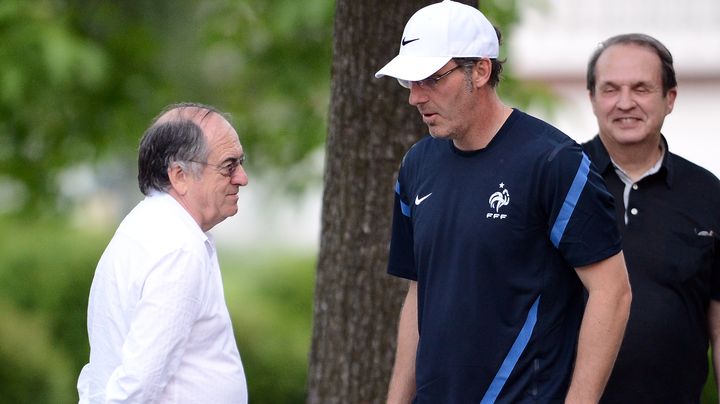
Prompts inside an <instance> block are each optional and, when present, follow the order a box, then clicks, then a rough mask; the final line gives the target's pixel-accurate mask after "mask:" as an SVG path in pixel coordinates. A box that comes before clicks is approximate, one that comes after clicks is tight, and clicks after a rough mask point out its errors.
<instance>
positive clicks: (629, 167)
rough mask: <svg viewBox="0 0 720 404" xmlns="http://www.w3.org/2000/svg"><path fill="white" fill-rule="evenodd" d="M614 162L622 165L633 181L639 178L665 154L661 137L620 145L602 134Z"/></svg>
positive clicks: (601, 137) (619, 165)
mask: <svg viewBox="0 0 720 404" xmlns="http://www.w3.org/2000/svg"><path fill="white" fill-rule="evenodd" d="M600 139H601V140H602V142H603V145H604V146H605V149H607V151H608V154H609V155H610V158H611V159H612V161H613V163H614V164H615V165H617V166H618V167H620V169H622V170H623V171H624V172H625V173H626V174H627V175H628V176H629V177H630V178H631V179H632V180H633V181H637V180H639V179H640V178H641V177H642V176H643V175H644V174H645V173H646V172H647V171H648V170H650V168H652V167H653V166H654V165H655V164H656V163H657V162H658V160H659V159H660V158H661V157H662V155H663V150H662V147H661V145H660V142H661V140H660V137H659V136H658V137H657V141H649V142H641V143H636V144H631V145H620V144H617V143H615V142H612V141H608V140H607V139H606V138H605V137H603V136H602V135H600Z"/></svg>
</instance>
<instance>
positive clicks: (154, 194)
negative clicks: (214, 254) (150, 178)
mask: <svg viewBox="0 0 720 404" xmlns="http://www.w3.org/2000/svg"><path fill="white" fill-rule="evenodd" d="M145 199H148V200H151V199H152V200H157V201H158V203H162V204H163V205H166V206H167V208H168V209H172V210H174V211H175V214H176V215H177V217H178V218H179V219H180V220H182V222H183V223H184V224H185V225H186V226H187V227H188V228H191V229H193V231H194V232H195V234H196V235H197V236H198V237H199V238H200V239H201V240H202V241H203V242H204V243H205V245H206V246H208V248H212V249H214V248H215V244H214V240H213V237H212V235H210V234H209V233H206V232H204V231H202V229H201V228H200V225H199V224H198V223H197V222H196V221H195V219H193V217H192V215H190V212H188V211H187V210H185V208H184V207H183V206H182V205H180V202H178V201H177V200H176V199H175V198H173V196H172V195H170V194H169V193H167V192H163V191H157V190H152V191H150V193H149V194H148V195H147V197H146V198H145Z"/></svg>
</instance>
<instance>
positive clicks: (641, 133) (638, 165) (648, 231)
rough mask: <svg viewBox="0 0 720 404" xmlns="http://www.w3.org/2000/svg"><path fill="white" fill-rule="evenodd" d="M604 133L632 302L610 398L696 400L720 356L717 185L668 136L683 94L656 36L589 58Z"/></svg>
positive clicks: (613, 44) (618, 42) (598, 149)
mask: <svg viewBox="0 0 720 404" xmlns="http://www.w3.org/2000/svg"><path fill="white" fill-rule="evenodd" d="M587 89H588V91H589V95H590V102H591V103H592V107H593V112H594V113H595V116H596V117H597V122H598V127H599V135H598V136H596V137H595V138H594V139H592V140H591V141H590V142H588V143H586V144H584V145H583V146H584V147H585V150H586V151H587V153H588V154H589V155H590V157H591V158H592V161H593V164H594V165H595V167H597V169H598V170H599V171H600V173H601V174H602V176H603V177H604V178H605V181H606V182H607V186H608V189H609V190H610V192H611V193H612V194H613V196H614V197H615V201H616V202H617V203H616V214H617V218H618V225H619V226H620V232H621V233H622V236H623V249H624V251H625V257H626V259H627V267H628V271H629V276H630V282H631V284H632V287H633V296H634V299H633V302H632V306H631V309H630V312H631V315H630V321H629V322H628V326H627V332H626V334H625V339H624V340H623V343H622V346H621V348H620V353H619V354H618V358H617V363H616V365H615V368H614V370H613V373H612V375H611V377H610V380H609V382H608V385H607V388H606V390H605V394H604V395H603V398H602V402H603V403H618V404H620V403H623V404H624V403H639V404H642V403H653V404H662V403H668V404H670V403H672V404H675V403H699V402H700V396H701V394H702V389H703V386H704V384H705V380H706V379H707V374H708V365H707V362H708V360H707V350H708V339H709V338H710V341H711V342H712V346H713V358H714V362H715V366H716V369H717V365H718V363H720V360H719V359H720V352H718V350H720V348H718V347H719V346H720V344H719V342H720V300H718V299H720V243H719V242H718V240H719V239H718V231H720V182H719V181H718V179H717V178H716V177H715V176H714V175H713V174H711V173H710V172H708V171H707V170H705V169H703V168H701V167H699V166H697V165H695V164H693V163H691V162H689V161H687V160H685V159H684V158H682V157H680V156H678V155H676V154H673V153H671V152H670V151H669V150H668V143H667V141H666V140H665V137H664V136H663V135H662V134H661V132H660V131H661V129H662V125H663V122H664V120H665V117H666V116H667V115H668V114H669V113H670V112H671V111H672V109H673V106H674V104H675V98H676V96H677V81H676V79H675V69H674V68H673V58H672V55H671V54H670V52H669V51H668V49H667V48H666V47H665V46H664V45H663V44H662V43H660V42H659V41H658V40H656V39H655V38H652V37H650V36H648V35H644V34H623V35H617V36H614V37H612V38H609V39H607V40H606V41H605V42H603V43H602V44H601V45H600V46H599V47H598V48H597V49H596V50H595V52H594V53H593V55H592V56H591V58H590V62H589V63H588V71H587Z"/></svg>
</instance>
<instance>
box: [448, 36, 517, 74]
mask: <svg viewBox="0 0 720 404" xmlns="http://www.w3.org/2000/svg"><path fill="white" fill-rule="evenodd" d="M493 28H495V35H497V38H498V45H502V33H501V32H500V28H498V27H496V26H494V25H493ZM453 60H454V61H455V63H457V64H458V65H468V66H470V65H474V63H475V62H477V61H478V60H480V59H479V58H453ZM503 63H505V60H499V59H497V58H493V59H490V65H491V69H492V70H491V71H490V77H489V78H488V83H489V84H490V87H492V88H496V87H497V85H498V84H499V83H500V73H502V71H503ZM466 71H469V70H466Z"/></svg>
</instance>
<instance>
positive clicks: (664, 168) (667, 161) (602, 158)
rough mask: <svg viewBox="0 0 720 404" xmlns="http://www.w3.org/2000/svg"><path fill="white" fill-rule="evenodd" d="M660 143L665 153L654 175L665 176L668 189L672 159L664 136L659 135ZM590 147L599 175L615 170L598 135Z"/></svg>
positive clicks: (671, 177) (669, 186) (671, 174)
mask: <svg viewBox="0 0 720 404" xmlns="http://www.w3.org/2000/svg"><path fill="white" fill-rule="evenodd" d="M660 141H661V142H662V143H663V147H664V148H665V153H663V160H662V165H661V166H660V171H658V172H657V173H656V174H657V175H665V184H666V185H667V187H668V188H671V187H672V181H673V173H674V169H673V164H672V159H671V158H670V148H669V147H668V143H667V139H665V136H664V135H662V134H661V135H660ZM590 145H591V146H592V147H593V148H594V149H595V157H594V159H593V164H595V167H596V168H597V169H598V171H600V173H601V174H605V173H606V172H607V171H608V170H615V166H614V164H613V162H612V160H611V159H610V154H608V151H607V149H606V148H605V145H603V143H602V140H600V136H599V135H595V138H593V139H592V140H591V141H590Z"/></svg>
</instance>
